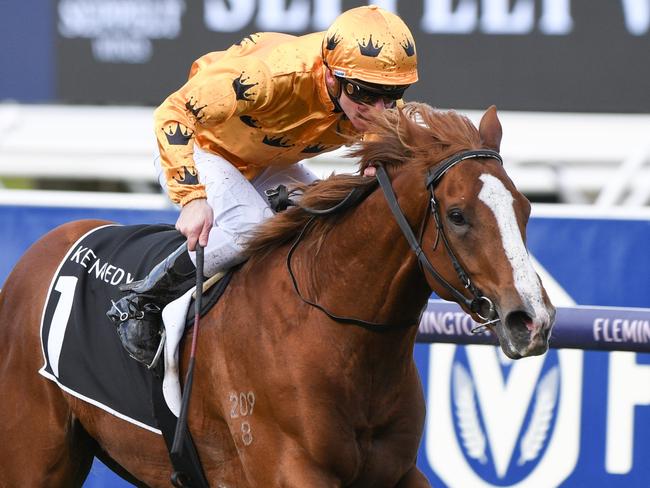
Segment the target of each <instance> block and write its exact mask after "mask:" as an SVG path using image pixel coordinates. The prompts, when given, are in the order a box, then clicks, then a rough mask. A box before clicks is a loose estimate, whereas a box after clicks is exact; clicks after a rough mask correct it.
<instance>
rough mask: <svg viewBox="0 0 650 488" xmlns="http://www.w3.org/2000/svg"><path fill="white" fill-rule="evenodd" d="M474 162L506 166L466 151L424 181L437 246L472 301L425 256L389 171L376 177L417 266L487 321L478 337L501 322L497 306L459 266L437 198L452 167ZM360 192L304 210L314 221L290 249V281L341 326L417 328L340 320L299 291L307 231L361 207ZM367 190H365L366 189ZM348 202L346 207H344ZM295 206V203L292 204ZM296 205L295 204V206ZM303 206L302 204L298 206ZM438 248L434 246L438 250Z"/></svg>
mask: <svg viewBox="0 0 650 488" xmlns="http://www.w3.org/2000/svg"><path fill="white" fill-rule="evenodd" d="M475 158H491V159H496V160H497V161H499V162H500V163H501V164H503V160H502V158H501V155H500V154H499V153H498V152H496V151H492V150H490V149H481V150H474V151H464V152H461V153H458V154H455V155H453V156H451V157H450V158H448V159H445V160H444V161H442V162H441V163H440V164H439V165H437V166H436V167H435V169H431V170H429V171H428V173H427V178H426V180H425V185H426V188H427V189H428V190H429V192H430V194H431V199H430V204H431V213H432V214H433V216H434V220H435V222H436V228H437V231H438V237H437V238H436V245H437V241H438V238H440V237H442V242H443V244H444V246H445V249H446V251H447V254H448V256H449V258H450V260H451V263H452V265H453V267H454V270H455V271H456V274H457V276H458V278H459V280H460V282H461V283H462V284H463V286H464V287H465V289H467V290H468V291H469V292H470V293H471V294H472V297H471V298H468V297H466V296H465V294H464V293H462V292H461V291H459V290H458V289H457V288H455V287H454V286H453V285H452V284H451V283H449V282H448V281H447V280H446V279H445V278H444V277H443V276H442V275H441V274H440V273H438V271H437V270H436V269H435V268H434V267H433V265H432V264H431V262H430V261H429V259H428V258H427V256H426V254H425V253H424V250H423V249H422V245H421V240H422V236H423V232H421V233H420V238H419V239H418V238H417V237H416V236H415V234H414V233H413V230H412V229H411V226H410V224H409V223H408V221H407V220H406V217H405V216H404V213H403V212H402V209H401V208H400V206H399V203H398V201H397V196H396V195H395V191H394V190H393V186H392V184H391V181H390V178H389V177H388V173H386V170H385V169H384V167H383V165H381V164H379V165H377V166H376V169H377V174H376V178H377V181H378V183H379V186H380V187H381V189H382V191H383V193H384V197H385V198H386V202H387V203H388V206H389V208H390V210H391V212H392V214H393V217H394V218H395V221H396V222H397V224H398V226H399V227H400V229H401V231H402V234H403V235H404V237H405V239H406V241H407V242H408V244H409V247H410V248H411V250H412V251H413V252H414V253H415V255H416V257H417V259H418V263H419V265H420V266H421V268H422V269H423V271H424V272H425V274H426V273H428V274H429V275H431V276H432V277H433V278H434V279H435V280H436V281H437V282H438V283H439V284H440V285H441V286H442V287H443V288H444V289H445V290H447V291H448V292H449V293H450V294H451V295H452V296H453V297H454V300H456V301H457V302H458V303H459V304H462V305H464V306H465V308H467V309H468V310H470V311H472V312H473V313H475V314H476V315H477V316H478V317H479V318H481V319H482V320H484V322H483V323H482V324H480V325H479V326H477V327H475V328H474V329H472V332H473V333H478V332H481V331H483V330H484V329H485V328H486V327H487V326H488V325H489V324H492V323H494V322H497V321H498V320H499V319H498V318H495V316H496V310H495V308H494V304H493V303H492V301H491V300H490V299H489V298H488V297H486V296H485V295H483V294H482V293H481V291H480V290H479V289H478V288H477V287H476V286H475V285H474V284H473V283H472V281H471V279H470V277H469V275H468V274H467V272H466V271H465V270H464V268H463V267H462V265H461V264H460V261H459V260H458V258H457V257H456V255H455V254H454V252H453V250H452V248H451V245H450V244H449V241H448V239H447V236H446V235H445V232H444V228H443V226H442V220H441V218H440V212H439V206H438V201H437V200H436V197H435V188H436V186H437V185H438V183H439V182H440V180H441V179H442V177H443V176H444V175H445V174H446V173H447V171H448V170H449V169H450V168H452V167H453V166H455V165H457V164H458V163H460V162H462V161H465V160H468V159H475ZM359 190H360V188H355V189H354V190H352V192H350V194H349V195H348V196H347V197H346V198H345V199H344V200H343V201H342V202H340V203H339V204H337V205H335V206H334V207H332V208H329V209H325V210H314V209H310V208H307V207H301V208H302V209H303V210H304V211H306V212H307V213H310V214H312V217H311V218H310V219H309V220H308V221H307V223H306V224H305V226H304V227H303V228H302V230H301V231H300V233H299V234H298V236H297V237H296V239H295V241H294V242H293V244H292V245H291V248H290V249H289V252H288V253H287V270H288V272H289V276H290V277H291V281H292V283H293V287H294V290H295V291H296V294H297V295H298V297H299V298H300V299H301V300H302V301H303V302H305V303H306V304H308V305H310V306H312V307H315V308H317V309H318V310H320V311H321V312H323V313H324V314H325V315H327V316H328V317H330V318H331V319H332V320H335V321H337V322H341V323H346V324H352V325H357V326H360V327H363V328H365V329H369V330H373V331H376V332H386V331H389V330H393V329H395V328H404V327H411V326H413V325H417V324H382V323H377V322H370V321H366V320H362V319H359V318H355V317H345V316H339V315H336V314H334V313H332V312H330V311H329V310H327V309H326V308H325V307H323V306H322V305H320V304H318V303H316V302H314V301H312V300H310V299H308V298H306V297H305V296H304V295H303V294H302V292H301V291H300V288H299V286H298V281H297V280H296V277H295V274H294V272H293V269H292V267H291V258H292V256H293V254H294V252H295V251H296V249H297V247H298V245H299V244H300V242H301V240H302V238H303V236H304V235H305V233H306V232H307V230H308V229H309V228H310V227H311V225H312V224H313V222H314V220H315V219H316V217H318V216H321V215H329V214H332V213H335V212H338V211H340V210H342V209H345V208H349V207H350V206H352V205H354V204H356V203H358V201H360V200H361V199H362V198H363V197H365V196H366V194H367V191H365V192H363V193H361V192H359ZM364 190H365V189H364ZM353 193H355V195H354V197H353V196H352V195H353ZM344 202H345V204H344ZM292 203H293V202H292ZM294 204H295V203H294ZM297 205H298V206H300V204H297ZM425 222H426V217H425ZM435 247H436V246H434V248H435ZM484 306H485V307H486V308H487V312H485V311H484V310H483V308H484Z"/></svg>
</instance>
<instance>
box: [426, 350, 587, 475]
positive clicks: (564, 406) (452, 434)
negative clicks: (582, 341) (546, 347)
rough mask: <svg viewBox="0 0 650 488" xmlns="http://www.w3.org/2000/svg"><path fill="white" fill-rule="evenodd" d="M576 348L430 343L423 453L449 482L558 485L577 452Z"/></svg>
mask: <svg viewBox="0 0 650 488" xmlns="http://www.w3.org/2000/svg"><path fill="white" fill-rule="evenodd" d="M582 354H583V353H582V351H573V350H571V351H568V350H562V351H550V352H549V353H548V354H546V355H545V356H541V357H535V358H526V359H523V360H520V361H511V360H509V359H507V358H506V357H505V356H504V355H503V354H502V353H501V352H500V350H499V349H498V348H493V347H486V346H467V347H464V348H463V347H458V346H455V345H452V344H435V345H432V346H431V355H430V360H429V385H428V402H427V403H428V409H429V410H428V412H427V429H426V434H425V435H426V438H425V446H426V456H427V459H428V461H429V464H430V466H431V467H432V469H433V471H434V472H435V473H436V475H437V476H438V477H440V479H442V480H443V481H444V482H445V483H446V484H447V485H449V486H477V487H478V486H517V485H523V484H525V485H530V484H532V485H539V486H557V485H558V484H560V483H561V482H562V481H563V480H564V479H566V478H567V477H568V476H569V475H570V474H571V472H572V471H573V470H574V469H575V466H576V462H577V459H578V454H579V445H580V444H579V441H580V411H581V396H582Z"/></svg>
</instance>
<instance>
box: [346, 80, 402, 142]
mask: <svg viewBox="0 0 650 488" xmlns="http://www.w3.org/2000/svg"><path fill="white" fill-rule="evenodd" d="M339 105H340V106H341V109H343V112H345V115H347V117H348V119H350V122H352V125H353V126H354V128H355V129H356V130H358V131H359V132H365V131H366V129H368V125H367V122H366V120H365V119H364V118H363V116H364V115H365V114H366V113H367V112H368V110H369V108H370V107H375V108H377V109H379V110H383V109H386V108H393V107H394V106H395V101H394V100H389V99H385V98H381V97H380V98H377V99H375V100H374V101H373V102H372V103H371V104H368V103H361V102H356V101H354V100H352V98H350V96H348V94H347V93H346V92H345V91H344V90H343V91H341V96H340V97H339Z"/></svg>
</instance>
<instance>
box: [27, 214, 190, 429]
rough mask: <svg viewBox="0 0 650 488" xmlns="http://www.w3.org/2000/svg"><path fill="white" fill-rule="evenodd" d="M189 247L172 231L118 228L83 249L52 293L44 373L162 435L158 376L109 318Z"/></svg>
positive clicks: (45, 324)
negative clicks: (130, 291) (136, 285)
mask: <svg viewBox="0 0 650 488" xmlns="http://www.w3.org/2000/svg"><path fill="white" fill-rule="evenodd" d="M183 242H184V237H183V236H182V235H181V234H180V233H179V232H178V231H176V230H175V229H174V228H173V227H172V226H169V225H133V226H119V225H110V226H105V227H100V228H97V229H94V230H93V231H91V232H89V233H88V234H86V235H85V236H84V237H82V238H81V239H80V240H79V241H77V242H76V243H75V244H74V245H73V246H72V248H71V249H70V250H69V252H68V254H67V255H66V256H65V258H64V259H63V261H62V262H61V265H60V267H59V270H58V271H57V273H56V275H55V276H54V278H53V280H52V283H51V285H50V291H49V293H48V298H47V302H46V305H45V310H44V313H43V321H42V324H41V340H42V345H43V355H44V359H45V364H44V366H43V368H42V369H41V371H40V373H41V374H42V375H43V376H45V377H47V378H49V379H51V380H53V381H55V382H57V383H58V384H59V385H60V386H61V387H62V388H63V389H65V390H66V391H68V392H69V393H71V394H73V395H74V396H77V397H79V398H81V399H83V400H86V401H88V402H90V403H93V404H94V405H96V406H98V407H100V408H103V409H104V410H106V411H108V412H110V413H112V414H114V415H116V416H118V417H120V418H123V419H125V420H127V421H130V422H132V423H135V424H137V425H140V426H141V427H144V428H148V429H149V430H154V431H158V432H159V425H158V421H157V420H156V418H155V415H154V413H153V407H152V400H151V392H152V378H151V373H150V372H149V371H148V370H147V369H146V368H145V367H144V366H142V365H141V364H140V363H138V362H136V361H135V360H133V359H131V358H130V357H129V356H128V354H127V353H126V351H125V350H124V349H123V348H122V345H121V343H120V340H119V338H118V336H117V333H116V330H115V326H114V325H113V324H112V323H111V321H110V320H109V319H108V317H107V316H106V311H108V310H109V309H110V308H111V306H112V301H117V300H118V299H120V298H121V297H122V296H124V293H123V292H121V291H120V290H119V289H118V286H119V285H120V284H122V283H126V282H130V281H133V280H138V279H141V278H143V277H144V276H146V275H147V274H148V272H149V271H150V270H151V269H152V268H153V267H154V266H155V265H156V264H157V263H159V262H160V261H162V260H163V259H164V258H165V257H167V256H168V255H169V254H170V253H171V252H172V251H173V250H174V249H176V248H178V246H180V245H181V244H182V243H183Z"/></svg>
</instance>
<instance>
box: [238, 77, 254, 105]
mask: <svg viewBox="0 0 650 488" xmlns="http://www.w3.org/2000/svg"><path fill="white" fill-rule="evenodd" d="M248 80H250V78H244V73H242V74H240V75H239V77H237V78H235V79H234V80H232V89H233V90H235V98H236V99H237V100H245V101H247V102H252V101H253V99H252V98H249V97H251V96H253V95H254V93H247V92H248V90H250V89H251V88H253V87H254V86H255V85H257V83H250V84H246V82H247V81H248Z"/></svg>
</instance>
